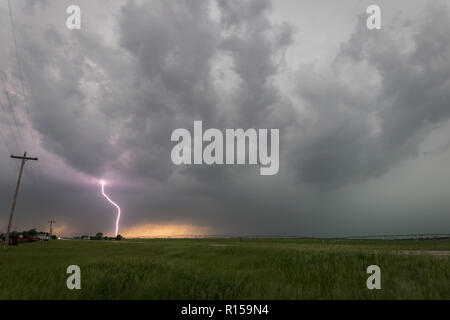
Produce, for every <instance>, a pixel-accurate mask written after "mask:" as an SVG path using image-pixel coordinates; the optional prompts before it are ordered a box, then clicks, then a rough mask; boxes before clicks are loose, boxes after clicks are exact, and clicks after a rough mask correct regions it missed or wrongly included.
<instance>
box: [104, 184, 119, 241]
mask: <svg viewBox="0 0 450 320" xmlns="http://www.w3.org/2000/svg"><path fill="white" fill-rule="evenodd" d="M100 183H101V184H102V195H103V196H104V197H105V198H106V199H107V200H108V201H109V202H110V203H111V204H112V205H114V206H115V207H116V208H117V220H116V234H115V236H116V237H117V234H118V231H119V220H120V207H119V206H118V205H117V204H116V203H115V202H114V201H112V200H111V199H110V198H109V197H108V196H107V195H106V193H105V181H103V180H100Z"/></svg>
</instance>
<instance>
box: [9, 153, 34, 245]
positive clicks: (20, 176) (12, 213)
mask: <svg viewBox="0 0 450 320" xmlns="http://www.w3.org/2000/svg"><path fill="white" fill-rule="evenodd" d="M11 158H13V159H21V160H22V165H21V166H20V171H19V177H18V178H17V185H16V192H15V193H14V199H13V203H12V206H11V213H10V214H9V222H8V230H7V231H6V238H5V244H4V248H6V247H7V246H8V243H9V232H10V231H11V223H12V219H13V215H14V209H15V208H16V201H17V195H18V194H19V187H20V180H21V179H22V173H23V167H24V166H25V162H26V161H27V160H35V161H37V160H38V158H36V157H35V158H30V157H27V153H26V152H25V153H24V154H23V157H19V156H14V155H11Z"/></svg>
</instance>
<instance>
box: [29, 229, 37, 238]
mask: <svg viewBox="0 0 450 320" xmlns="http://www.w3.org/2000/svg"><path fill="white" fill-rule="evenodd" d="M27 233H28V235H29V236H31V237H35V236H37V234H38V232H37V230H36V229H35V228H33V229H30V230H28V231H27Z"/></svg>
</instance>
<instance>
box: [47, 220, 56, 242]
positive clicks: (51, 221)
mask: <svg viewBox="0 0 450 320" xmlns="http://www.w3.org/2000/svg"><path fill="white" fill-rule="evenodd" d="M54 222H56V221H54V220H50V221H49V222H48V223H50V235H49V237H48V240H52V234H53V229H52V226H53V223H54Z"/></svg>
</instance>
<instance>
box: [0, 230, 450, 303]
mask: <svg viewBox="0 0 450 320" xmlns="http://www.w3.org/2000/svg"><path fill="white" fill-rule="evenodd" d="M400 250H450V239H447V240H439V241H437V242H436V241H434V240H327V241H324V240H316V239H159V240H135V241H134V240H126V241H88V240H58V241H51V242H41V243H29V244H23V245H20V246H17V247H9V248H8V249H7V250H3V249H1V250H0V270H1V271H2V272H1V273H0V299H450V260H449V256H432V255H425V254H422V255H404V254H399V253H398V251H400ZM72 264H75V265H78V266H80V268H81V290H68V289H67V287H66V279H67V277H68V276H69V275H68V274H66V268H67V267H68V266H69V265H72ZM372 264H376V265H378V266H380V268H381V272H382V275H381V279H382V280H381V281H382V289H381V290H368V289H367V287H366V280H367V277H368V276H369V275H368V274H367V273H366V268H367V267H368V266H369V265H372Z"/></svg>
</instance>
